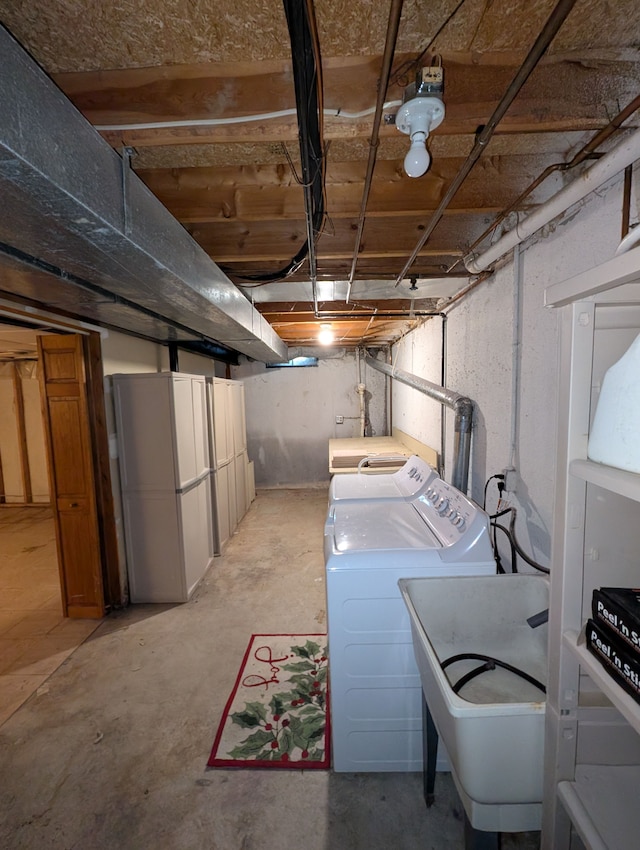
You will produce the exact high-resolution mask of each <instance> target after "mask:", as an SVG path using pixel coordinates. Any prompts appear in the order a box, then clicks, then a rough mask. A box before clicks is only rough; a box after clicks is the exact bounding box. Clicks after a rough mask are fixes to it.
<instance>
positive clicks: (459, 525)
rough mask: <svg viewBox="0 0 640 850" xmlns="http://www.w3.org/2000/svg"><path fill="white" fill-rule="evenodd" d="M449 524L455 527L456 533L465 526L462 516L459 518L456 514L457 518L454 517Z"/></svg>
mask: <svg viewBox="0 0 640 850" xmlns="http://www.w3.org/2000/svg"><path fill="white" fill-rule="evenodd" d="M451 522H452V523H453V524H454V525H455V527H456V528H457V529H458V531H462V530H463V528H464V526H465V519H464V517H463V516H460V514H458V516H456V517H454V518H453V519H452V520H451Z"/></svg>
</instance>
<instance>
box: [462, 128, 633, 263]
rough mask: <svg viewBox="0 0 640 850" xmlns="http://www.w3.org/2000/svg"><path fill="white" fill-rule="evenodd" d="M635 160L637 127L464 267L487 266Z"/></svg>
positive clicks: (470, 256)
mask: <svg viewBox="0 0 640 850" xmlns="http://www.w3.org/2000/svg"><path fill="white" fill-rule="evenodd" d="M637 159H640V130H636V131H635V132H634V133H633V134H632V135H631V136H629V137H628V138H626V139H623V140H622V141H620V142H618V144H617V145H616V146H615V147H614V148H612V149H611V150H610V151H609V153H607V154H605V155H604V156H603V157H602V158H601V159H599V160H598V161H597V162H596V163H595V164H594V165H592V166H591V167H590V168H588V169H587V170H586V171H584V172H583V173H582V174H581V175H580V177H578V179H577V180H574V181H573V183H569V185H568V186H565V187H564V189H560V191H559V192H556V194H555V195H554V196H553V197H552V198H549V200H548V201H546V203H544V204H542V205H541V206H540V207H538V209H537V210H536V211H535V212H533V213H531V215H529V216H527V217H526V218H525V219H523V220H522V221H521V222H519V223H518V225H517V227H515V228H514V229H513V230H510V231H509V233H505V235H504V236H502V237H501V238H500V239H498V240H497V242H495V243H494V244H493V245H492V246H491V247H490V248H488V249H487V250H486V251H485V252H484V253H482V254H480V255H479V256H475V255H474V254H469V255H468V256H467V257H465V258H464V262H465V265H466V267H467V269H468V270H469V271H470V272H473V273H478V272H481V271H483V270H484V269H487V268H488V267H489V266H490V265H491V264H492V263H494V262H495V261H496V260H498V259H499V258H500V257H503V256H504V255H505V254H506V253H507V252H508V251H510V250H511V249H512V248H515V246H516V245H518V244H520V242H523V241H524V240H525V239H527V238H528V237H529V236H531V235H532V234H533V233H535V232H536V231H537V230H540V228H541V227H543V226H544V225H545V224H548V223H549V222H550V221H551V220H552V219H554V218H555V217H556V216H557V215H560V213H563V212H564V211H565V210H567V209H568V208H569V207H570V206H572V204H575V203H577V202H578V201H580V200H582V199H583V198H585V197H586V196H587V195H589V194H590V193H591V192H593V190H594V189H597V188H598V186H602V184H603V183H606V181H607V180H610V179H611V178H612V177H615V175H616V174H619V173H620V172H621V171H624V169H625V168H626V167H627V166H628V165H631V164H632V163H634V162H635V161H636V160H637ZM632 232H633V231H632Z"/></svg>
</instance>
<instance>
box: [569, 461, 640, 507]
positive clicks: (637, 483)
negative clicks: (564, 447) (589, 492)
mask: <svg viewBox="0 0 640 850" xmlns="http://www.w3.org/2000/svg"><path fill="white" fill-rule="evenodd" d="M569 472H570V473H571V474H572V475H575V477H576V478H581V479H582V480H583V481H588V482H589V483H590V484H597V485H598V487H604V489H605V490H610V491H611V492H612V493H618V494H619V495H620V496H626V497H627V498H629V499H634V500H635V501H636V502H640V475H639V474H638V473H637V472H627V471H626V470H624V469H617V468H616V467H615V466H607V465H606V464H604V463H595V462H594V461H592V460H572V461H571V463H570V464H569Z"/></svg>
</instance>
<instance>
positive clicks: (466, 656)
mask: <svg viewBox="0 0 640 850" xmlns="http://www.w3.org/2000/svg"><path fill="white" fill-rule="evenodd" d="M466 660H474V661H484V662H485V663H484V664H481V665H480V667H476V668H475V670H470V671H469V672H468V673H465V674H464V676H462V678H460V679H458V681H457V682H456V683H455V685H452V686H451V689H452V690H453V692H454V694H457V693H459V691H460V689H461V688H462V687H463V686H464V685H466V684H467V682H470V681H471V680H472V679H475V678H476V676H479V675H480V674H481V673H486V672H487V671H488V670H495V669H496V667H503V668H504V669H505V670H509V672H511V673H515V674H516V676H520V678H521V679H525V680H526V681H527V682H529V684H530V685H533V686H534V687H536V688H538V689H539V690H541V691H542V693H544V694H546V692H547V689H546V687H545V686H544V685H543V684H542V682H539V681H538V680H537V679H534V678H533V676H530V675H529V674H528V673H525V672H524V670H519V669H518V668H517V667H513V666H512V665H511V664H507V662H506V661H500V659H498V658H492V657H491V656H490V655H480V654H479V653H477V652H463V653H461V654H460V655H452V656H451V658H447V659H446V660H445V661H443V662H442V663H441V665H440V666H441V667H442V669H443V670H446V668H447V667H448V666H449V665H450V664H454V663H455V662H456V661H466Z"/></svg>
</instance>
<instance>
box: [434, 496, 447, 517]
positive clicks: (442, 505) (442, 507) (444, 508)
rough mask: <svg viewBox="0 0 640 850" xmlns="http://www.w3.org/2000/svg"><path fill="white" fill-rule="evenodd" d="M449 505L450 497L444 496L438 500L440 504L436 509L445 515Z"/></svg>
mask: <svg viewBox="0 0 640 850" xmlns="http://www.w3.org/2000/svg"><path fill="white" fill-rule="evenodd" d="M448 507H449V499H446V498H445V497H444V496H442V498H441V499H440V500H439V501H438V504H437V505H436V510H437V511H438V513H439V514H440V516H443V515H444V514H445V513H446V512H447V508H448Z"/></svg>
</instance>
